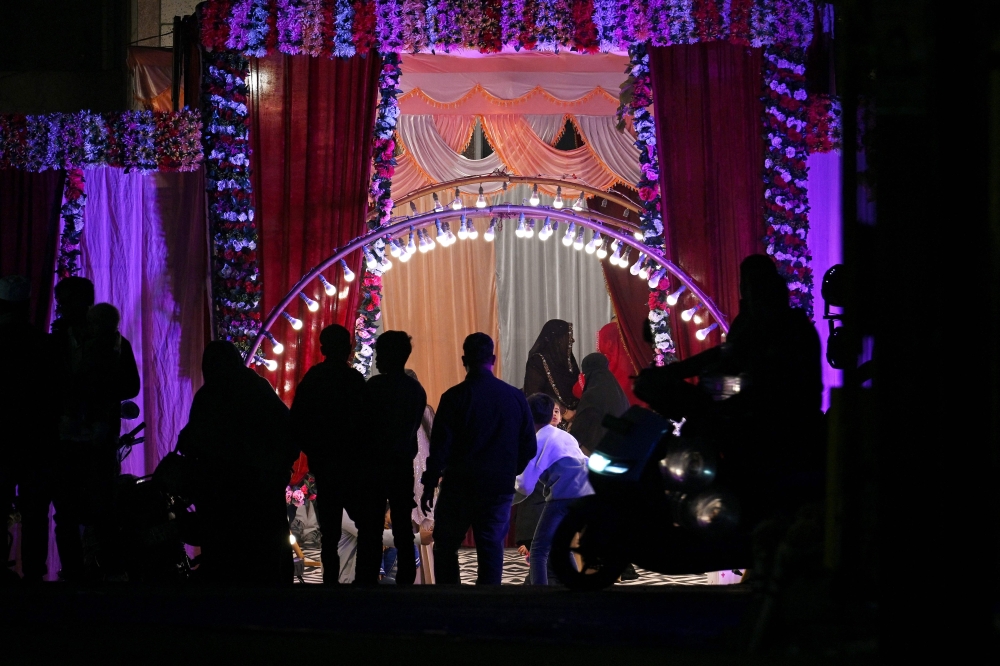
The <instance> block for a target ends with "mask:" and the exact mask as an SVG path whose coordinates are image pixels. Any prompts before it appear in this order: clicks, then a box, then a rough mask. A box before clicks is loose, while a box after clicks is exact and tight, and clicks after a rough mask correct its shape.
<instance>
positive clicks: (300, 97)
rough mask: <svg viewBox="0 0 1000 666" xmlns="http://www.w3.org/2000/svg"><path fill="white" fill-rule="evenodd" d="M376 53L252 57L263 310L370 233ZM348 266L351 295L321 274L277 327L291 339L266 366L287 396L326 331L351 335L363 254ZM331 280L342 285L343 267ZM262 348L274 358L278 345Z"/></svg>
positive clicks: (316, 354) (316, 358) (311, 360)
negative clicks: (272, 367)
mask: <svg viewBox="0 0 1000 666" xmlns="http://www.w3.org/2000/svg"><path fill="white" fill-rule="evenodd" d="M380 66H381V62H380V61H379V59H378V58H377V57H374V56H372V55H369V56H368V57H367V58H360V57H358V58H346V59H341V58H338V59H334V60H331V59H327V58H311V57H309V56H294V57H293V56H285V55H273V56H269V57H267V58H262V59H260V60H253V61H251V65H250V81H251V94H250V116H251V119H252V123H253V125H252V144H253V150H254V152H253V157H252V160H253V161H252V169H253V187H254V200H255V201H254V204H255V207H256V218H255V220H256V222H257V225H258V229H259V233H260V241H261V242H260V251H259V252H260V254H259V257H260V263H261V279H262V280H263V285H264V293H263V298H262V300H261V307H262V312H264V313H267V312H270V310H271V308H272V307H274V305H275V304H277V303H278V302H279V301H280V300H281V299H282V298H283V297H284V296H285V295H286V294H287V293H288V291H289V289H291V287H292V286H293V285H294V284H295V283H296V282H298V281H299V279H300V278H301V277H302V275H303V274H305V273H306V272H308V271H309V269H310V268H312V267H314V266H315V265H316V264H318V263H319V262H320V261H321V260H322V259H324V258H325V257H328V256H329V255H330V254H332V253H333V251H334V250H335V249H336V248H337V247H339V246H341V245H343V244H344V243H346V242H347V241H349V240H351V239H353V238H355V237H357V236H359V235H361V234H362V233H363V232H364V230H365V216H366V215H367V212H368V184H369V177H370V169H371V146H372V135H373V132H374V126H375V105H376V103H377V97H378V73H379V69H380ZM348 264H349V265H350V267H351V270H352V271H354V273H355V274H356V275H357V276H358V278H357V279H356V280H355V281H354V282H353V283H351V284H350V296H349V297H348V298H345V299H344V300H339V299H338V298H337V297H336V296H333V297H329V296H327V295H326V293H325V292H324V291H323V287H322V286H321V285H320V283H319V282H318V281H314V282H313V283H312V284H311V285H310V286H309V287H308V288H307V289H306V291H305V293H306V294H307V295H308V296H310V297H311V298H313V299H315V300H318V301H319V302H320V310H319V311H318V312H315V313H313V312H309V311H308V310H307V309H306V306H305V303H303V302H302V301H301V299H296V301H295V302H294V303H292V305H291V306H290V307H289V308H288V310H287V312H288V313H289V314H291V315H292V316H294V317H297V318H299V319H301V320H302V321H303V322H304V323H305V326H304V327H303V328H302V330H301V331H294V330H292V327H291V326H290V325H289V324H288V323H287V322H286V321H284V320H283V319H282V320H279V321H278V323H277V324H276V325H275V326H274V327H273V329H272V332H273V333H274V335H275V336H276V337H277V338H278V340H279V341H281V342H282V343H283V344H284V345H285V352H284V354H283V355H282V356H281V358H280V359H279V365H278V370H277V371H276V372H275V373H273V375H272V374H271V373H267V375H268V379H272V381H276V382H277V387H278V393H279V395H281V397H282V399H284V400H285V401H286V402H288V403H290V402H291V399H292V397H293V395H294V390H295V385H296V382H297V380H298V379H299V378H301V377H302V376H303V375H304V374H305V372H306V370H308V369H309V368H310V367H311V366H312V365H313V364H315V363H316V362H318V361H321V360H322V356H321V355H320V351H319V332H320V331H321V330H322V329H323V327H324V326H328V325H330V324H334V323H336V324H341V325H344V326H346V327H347V328H348V329H349V330H351V331H352V332H353V330H354V319H355V314H354V313H355V310H356V308H357V303H358V289H359V284H360V281H361V253H360V252H356V253H354V255H352V257H351V258H350V260H349V261H348ZM326 278H327V279H329V280H330V282H331V283H333V284H334V285H335V286H336V287H337V289H338V290H339V289H342V288H343V287H344V286H345V285H346V283H345V282H344V281H343V271H342V270H341V268H340V267H339V266H337V267H335V268H331V269H330V270H329V271H327V272H326ZM264 352H265V354H268V355H269V356H271V357H273V354H272V353H271V345H270V343H268V342H265V343H264Z"/></svg>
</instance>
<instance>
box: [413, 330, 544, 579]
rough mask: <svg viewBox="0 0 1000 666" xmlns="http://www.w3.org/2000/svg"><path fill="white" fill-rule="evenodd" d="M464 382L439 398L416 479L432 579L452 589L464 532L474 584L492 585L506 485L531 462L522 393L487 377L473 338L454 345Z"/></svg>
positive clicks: (488, 362) (507, 503) (508, 493)
mask: <svg viewBox="0 0 1000 666" xmlns="http://www.w3.org/2000/svg"><path fill="white" fill-rule="evenodd" d="M462 349H463V351H464V352H465V355H464V356H463V357H462V363H463V365H464V366H465V368H466V372H467V373H468V374H467V375H466V377H465V381H463V382H462V383H461V384H458V385H456V386H453V387H451V388H450V389H448V390H447V391H445V393H444V395H442V396H441V402H440V404H439V405H438V412H437V415H436V417H435V419H434V427H433V430H432V431H431V453H430V456H429V457H428V458H427V471H426V472H424V475H423V484H424V495H423V497H422V498H421V500H420V504H421V507H422V508H423V509H424V510H425V511H429V509H430V504H431V502H432V501H433V498H434V488H435V487H436V486H437V485H438V481H439V480H441V492H440V495H439V496H438V499H437V504H436V506H435V508H434V517H435V524H434V576H435V578H436V580H437V583H438V584H439V585H442V584H444V585H447V584H458V583H459V573H458V548H459V546H460V545H461V544H462V539H463V538H464V537H465V534H466V532H467V531H468V530H469V527H470V526H471V527H472V532H473V535H474V537H475V539H476V555H477V557H478V563H479V576H478V579H477V581H476V582H477V584H480V585H499V584H500V579H501V576H502V574H503V546H504V538H505V537H506V536H507V529H508V525H509V523H510V507H511V503H512V501H513V497H514V493H513V489H514V478H515V477H516V476H517V475H518V474H520V473H521V472H522V471H523V470H524V467H525V465H527V464H528V461H529V460H531V458H532V457H534V455H535V449H536V444H535V428H534V424H533V421H532V417H531V412H530V410H529V409H528V402H527V400H525V397H524V393H522V392H521V391H520V390H518V389H516V388H514V387H513V386H510V385H509V384H507V383H505V382H503V381H501V380H499V379H497V378H496V377H494V376H493V365H494V363H496V356H495V355H494V354H493V340H491V339H490V337H489V336H488V335H486V334H485V333H473V334H472V335H470V336H468V337H467V338H465V343H464V344H463V345H462Z"/></svg>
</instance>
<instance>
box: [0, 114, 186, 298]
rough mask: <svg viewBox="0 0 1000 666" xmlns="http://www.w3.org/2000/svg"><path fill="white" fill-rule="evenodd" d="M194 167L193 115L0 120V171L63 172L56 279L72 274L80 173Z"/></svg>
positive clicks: (76, 258)
mask: <svg viewBox="0 0 1000 666" xmlns="http://www.w3.org/2000/svg"><path fill="white" fill-rule="evenodd" d="M201 161H202V151H201V115H200V114H199V113H198V112H197V111H192V110H191V109H187V108H185V109H182V110H181V111H178V112H176V113H161V112H153V111H123V112H119V113H92V112H90V111H78V112H76V113H49V114H45V115H37V116H26V115H0V169H26V170H28V171H45V170H46V169H65V170H66V181H65V184H64V186H63V205H62V208H61V211H60V216H61V217H62V219H63V233H62V238H61V239H60V242H59V256H58V257H57V261H56V273H57V275H58V276H59V277H60V279H61V278H64V277H69V276H71V275H76V274H77V273H78V272H79V271H80V237H81V235H82V234H83V209H84V206H85V205H86V202H87V195H86V194H84V191H83V190H84V182H85V180H84V175H83V170H84V169H93V168H96V167H102V166H109V167H119V168H122V169H125V171H135V170H139V171H153V170H159V171H194V170H195V169H197V168H198V165H200V164H201Z"/></svg>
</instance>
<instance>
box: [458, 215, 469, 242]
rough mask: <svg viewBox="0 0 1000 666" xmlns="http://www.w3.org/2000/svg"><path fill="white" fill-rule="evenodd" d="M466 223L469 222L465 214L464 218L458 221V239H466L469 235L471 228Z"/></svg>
mask: <svg viewBox="0 0 1000 666" xmlns="http://www.w3.org/2000/svg"><path fill="white" fill-rule="evenodd" d="M466 224H467V222H466V219H465V216H464V215H463V216H462V220H461V221H460V222H459V223H458V240H465V239H467V238H468V237H469V229H468V227H467V226H466Z"/></svg>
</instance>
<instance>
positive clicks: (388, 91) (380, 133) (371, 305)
mask: <svg viewBox="0 0 1000 666" xmlns="http://www.w3.org/2000/svg"><path fill="white" fill-rule="evenodd" d="M401 73H402V70H401V69H400V60H399V56H398V55H397V54H396V53H393V52H390V53H386V54H385V55H384V56H383V57H382V71H381V72H380V73H379V79H378V88H379V103H378V109H377V115H376V119H375V138H374V143H373V146H372V164H373V169H372V180H371V187H370V188H369V191H368V193H369V197H370V200H371V205H372V207H373V208H374V209H375V210H376V211H378V217H377V218H375V219H373V220H371V221H370V222H369V225H371V229H378V228H379V227H382V226H385V225H386V224H388V223H389V220H391V219H392V206H393V203H392V176H393V175H394V174H395V172H396V158H395V157H394V155H395V152H396V140H395V132H396V120H397V119H398V118H399V101H398V98H399V94H400V93H401V92H402V91H401V90H400V89H399V76H400V74H401ZM370 250H371V252H372V255H373V256H374V257H375V260H376V262H377V263H378V265H381V264H382V261H383V259H384V258H385V241H383V240H381V239H379V240H377V241H375V242H374V243H372V245H371V247H370ZM381 304H382V272H381V271H380V270H379V269H378V268H377V267H376V268H374V269H373V268H368V269H366V272H365V275H364V278H363V279H362V281H361V302H360V305H359V306H358V316H357V319H356V320H355V322H354V367H355V368H356V369H357V370H358V372H360V373H361V374H363V375H365V376H367V375H368V373H369V372H370V370H371V364H372V344H373V343H374V341H375V331H376V329H377V326H378V320H379V318H380V317H381V315H382V308H381Z"/></svg>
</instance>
